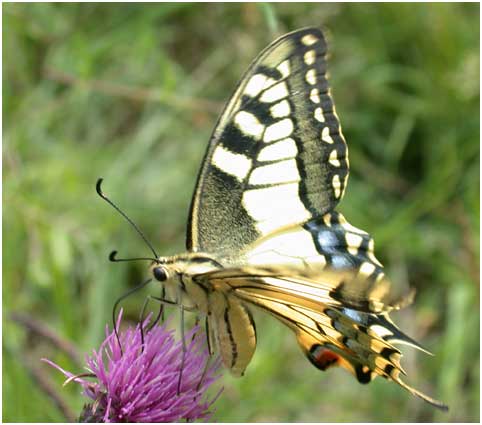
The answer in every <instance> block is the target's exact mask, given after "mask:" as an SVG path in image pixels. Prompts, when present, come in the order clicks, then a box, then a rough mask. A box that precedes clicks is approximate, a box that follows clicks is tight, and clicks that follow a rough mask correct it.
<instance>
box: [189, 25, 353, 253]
mask: <svg viewBox="0 0 482 425" xmlns="http://www.w3.org/2000/svg"><path fill="white" fill-rule="evenodd" d="M325 53H326V44H325V40H324V38H323V35H322V33H321V31H319V30H317V29H305V30H300V31H297V32H294V33H291V34H287V35H285V36H283V37H281V38H280V39H278V40H277V41H275V42H274V43H273V44H271V45H270V46H269V47H268V48H267V49H265V50H264V51H263V52H262V53H261V54H260V55H259V56H258V58H257V59H255V61H254V62H253V64H252V65H251V66H250V68H249V69H248V71H247V73H246V74H245V76H244V77H243V79H242V80H241V82H240V83H239V85H238V87H237V89H236V91H235V93H234V95H233V96H232V98H231V100H230V101H229V102H228V104H227V106H226V108H225V110H224V112H223V114H222V115H221V118H220V120H219V122H218V124H217V126H216V128H215V130H214V133H213V135H212V138H211V141H210V144H209V146H208V150H207V152H206V155H205V159H204V163H203V166H202V168H201V170H200V173H199V176H198V183H197V188H196V191H195V194H194V197H193V201H192V204H191V212H190V220H189V226H188V235H187V247H188V249H190V250H193V251H204V252H230V254H233V253H236V252H238V251H241V250H242V249H243V248H244V247H246V246H247V245H249V244H251V243H252V242H254V241H256V240H257V239H259V238H260V237H262V236H264V235H267V234H269V233H271V232H273V231H275V230H277V229H279V228H281V227H283V226H287V225H292V224H296V223H304V222H306V221H308V220H310V219H311V218H312V217H321V216H323V214H325V213H326V212H328V211H331V210H332V209H333V208H334V207H335V206H336V205H337V203H338V202H339V200H340V199H341V197H342V195H343V192H344V189H345V186H346V182H347V178H348V153H347V147H346V144H345V141H344V139H343V136H342V133H341V129H340V125H339V121H338V118H337V115H336V112H335V109H334V106H333V101H332V99H331V96H330V93H329V88H328V83H327V79H326V62H325Z"/></svg>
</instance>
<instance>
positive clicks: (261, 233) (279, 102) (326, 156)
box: [151, 28, 446, 409]
mask: <svg viewBox="0 0 482 425" xmlns="http://www.w3.org/2000/svg"><path fill="white" fill-rule="evenodd" d="M325 54H326V43H325V40H324V37H323V34H322V32H321V31H320V30H318V29H312V28H307V29H301V30H298V31H295V32H292V33H289V34H286V35H284V36H282V37H281V38H279V39H278V40H276V41H275V42H273V43H272V44H271V45H270V46H268V47H267V48H266V49H265V50H264V51H262V52H261V53H260V54H259V56H258V57H257V58H256V59H255V60H254V62H253V63H252V64H251V66H250V67H249V68H248V70H247V72H246V74H245V75H244V77H243V78H242V79H241V81H240V82H239V84H238V86H237V88H236V90H235V92H234V94H233V96H232V97H231V99H230V100H229V102H228V104H227V106H226V107H225V109H224V111H223V113H222V115H221V117H220V118H219V121H218V123H217V125H216V127H215V130H214V132H213V135H212V137H211V140H210V142H209V145H208V148H207V151H206V154H205V157H204V161H203V163H202V166H201V170H200V172H199V175H198V180H197V185H196V189H195V192H194V196H193V199H192V203H191V209H190V215H189V223H188V230H187V242H186V244H187V252H186V253H184V254H180V255H175V256H170V257H160V258H159V259H158V260H157V261H156V262H155V263H154V264H153V265H152V266H151V272H152V274H153V276H154V278H156V279H157V280H158V281H161V282H163V284H164V285H165V287H166V290H167V291H168V294H170V297H171V299H172V298H174V299H175V300H176V302H177V303H179V304H182V305H183V306H184V308H186V309H193V310H195V311H197V312H198V313H199V314H200V315H202V316H204V317H205V318H206V324H207V328H208V334H209V335H208V339H209V342H210V345H211V347H212V346H214V345H215V346H217V348H218V350H219V352H220V355H221V358H222V361H223V363H224V365H225V366H226V368H228V369H229V370H230V371H231V373H232V374H233V375H235V376H241V375H243V373H244V371H245V369H246V367H247V366H248V364H249V362H250V360H251V358H252V356H253V354H254V351H255V347H256V329H255V324H254V322H253V318H252V315H251V312H250V310H251V309H252V308H253V307H256V308H259V309H261V310H264V311H266V312H268V313H270V314H271V315H273V316H274V317H275V318H277V319H278V320H280V321H281V322H282V323H284V324H285V325H286V326H287V327H288V328H290V329H291V330H292V331H293V332H294V334H295V336H296V339H297V341H298V343H299V345H300V347H301V349H302V350H303V352H304V354H305V355H306V357H307V358H308V359H309V361H310V362H311V363H312V364H313V365H314V366H316V367H317V368H319V369H321V370H325V369H327V368H329V367H331V366H333V365H339V366H342V367H343V368H345V369H347V370H348V371H349V372H350V373H352V374H353V375H354V376H355V377H356V378H357V379H358V381H359V382H361V383H368V382H370V381H371V380H372V379H374V378H375V377H376V376H382V377H384V378H386V379H388V380H391V381H395V382H396V383H398V384H399V385H400V386H402V387H403V388H405V389H406V390H408V391H409V392H411V393H412V394H414V395H416V396H418V397H420V398H422V399H423V400H425V401H427V402H429V403H431V404H432V405H434V406H436V407H439V408H442V409H446V406H445V405H444V404H443V403H441V402H439V401H437V400H434V399H432V398H430V397H428V396H427V395H425V394H422V393H421V392H419V391H418V390H416V389H414V388H412V387H410V386H408V385H407V384H406V383H405V382H404V381H402V379H401V377H400V376H401V374H405V372H404V371H403V369H402V366H401V365H400V359H401V356H402V354H401V352H400V350H399V349H398V348H397V346H398V344H407V345H411V346H413V347H416V348H418V349H420V350H422V351H425V350H424V349H423V348H422V347H421V346H420V345H419V344H418V343H417V342H415V341H414V340H413V339H411V338H410V337H408V336H407V335H405V334H404V333H403V332H402V331H401V330H399V329H398V327H397V326H396V325H395V324H394V323H393V322H392V321H391V320H390V318H389V313H390V312H391V311H392V310H397V309H399V308H401V307H402V306H403V305H405V304H407V303H408V302H409V301H410V300H409V299H408V297H406V298H405V299H399V300H397V299H393V297H392V296H391V293H392V289H391V284H390V281H389V280H388V279H387V277H386V276H385V274H384V272H383V266H382V265H381V264H380V262H379V261H378V260H377V259H376V257H375V255H374V243H373V239H372V238H371V237H370V235H369V234H368V233H366V232H365V231H363V230H360V229H357V228H356V227H354V226H352V225H351V224H349V223H348V222H347V220H346V219H345V218H344V217H343V216H342V215H341V214H340V213H339V212H337V211H336V210H335V208H336V206H337V205H338V203H339V202H340V200H341V198H342V197H343V193H344V191H345V189H346V186H347V181H348V170H349V163H348V150H347V145H346V143H345V140H344V138H343V134H342V131H341V129H340V123H339V119H338V116H337V114H336V111H335V106H334V104H333V100H332V97H331V94H330V89H329V86H328V81H327V77H326V59H325Z"/></svg>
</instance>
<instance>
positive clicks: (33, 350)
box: [3, 3, 480, 422]
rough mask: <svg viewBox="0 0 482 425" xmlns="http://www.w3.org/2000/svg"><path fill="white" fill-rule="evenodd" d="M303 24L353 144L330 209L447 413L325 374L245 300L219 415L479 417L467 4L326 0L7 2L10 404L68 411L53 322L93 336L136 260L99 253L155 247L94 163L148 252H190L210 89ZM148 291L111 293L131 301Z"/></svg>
mask: <svg viewBox="0 0 482 425" xmlns="http://www.w3.org/2000/svg"><path fill="white" fill-rule="evenodd" d="M304 26H318V27H322V28H324V29H325V31H326V34H327V38H328V42H329V50H330V62H329V70H330V74H331V83H332V87H333V89H332V92H333V95H334V97H335V101H336V105H337V111H338V114H339V116H340V118H341V122H342V126H343V130H344V134H345V137H346V139H347V141H348V146H349V149H350V162H351V176H350V183H349V186H348V190H347V193H346V196H345V198H344V200H343V202H342V203H341V205H340V207H339V210H340V211H341V212H342V213H343V214H344V215H345V216H346V217H347V218H348V220H349V221H350V222H351V223H352V224H353V225H355V226H357V227H360V228H362V229H365V230H367V231H369V232H370V233H371V234H372V235H373V236H374V238H375V242H376V252H377V256H378V257H379V259H380V260H381V261H382V262H383V263H384V264H385V265H386V267H387V273H388V275H389V276H390V277H391V279H392V280H393V281H396V282H397V283H398V284H400V285H402V286H403V287H406V288H408V287H409V286H413V287H415V288H416V289H417V298H416V301H415V304H414V305H413V306H411V307H409V308H407V309H406V310H404V311H402V312H400V313H397V314H395V315H394V318H395V320H396V321H397V322H398V323H399V324H400V325H401V327H402V329H404V330H406V331H407V333H408V334H409V335H411V336H413V337H415V339H417V340H419V341H421V342H422V343H423V344H424V345H425V346H426V347H427V348H429V349H430V350H431V351H432V352H434V354H435V357H429V356H426V355H424V354H423V353H414V352H413V350H411V349H410V348H406V349H404V352H405V357H404V361H405V363H404V364H405V369H406V370H407V371H408V373H409V376H408V378H407V381H408V382H410V383H411V384H413V385H414V386H416V387H418V388H421V389H423V390H425V391H426V392H428V393H429V394H431V395H433V396H434V397H437V398H440V399H442V400H444V401H445V402H447V403H448V404H449V405H450V407H451V410H450V412H449V413H447V414H444V413H440V412H437V411H435V410H434V409H433V408H431V407H430V406H428V405H426V404H424V403H423V402H421V401H420V400H418V399H416V398H414V397H412V396H410V395H409V394H408V393H406V392H405V391H403V390H402V389H400V388H399V387H398V386H396V385H395V384H391V383H388V382H386V381H385V380H382V379H377V380H376V381H375V382H373V383H371V384H370V385H368V386H361V385H360V384H358V383H357V382H356V381H355V380H354V379H353V378H352V377H351V376H350V375H348V374H347V373H346V372H344V371H342V370H339V369H331V370H329V371H327V372H325V373H322V372H320V371H317V370H316V369H314V368H313V367H312V366H311V365H310V364H309V363H308V362H307V360H306V359H305V358H304V357H303V355H302V354H301V352H300V350H299V349H298V347H297V344H296V341H295V338H294V337H293V335H292V334H291V333H290V332H289V331H288V330H287V329H285V328H284V327H283V326H282V325H280V324H278V323H277V322H276V321H275V320H274V319H272V318H270V317H265V316H264V315H263V314H256V318H257V326H258V336H259V346H258V349H257V352H256V355H255V357H254V359H253V362H252V364H250V366H249V368H248V370H247V373H246V376H245V377H244V378H242V379H232V378H231V377H229V376H228V375H227V374H225V375H224V377H223V385H224V386H225V391H224V393H223V395H222V396H221V398H220V399H219V401H218V402H217V403H216V407H217V412H216V414H215V416H214V419H215V420H217V421H273V422H276V421H306V422H309V421H314V422H318V421H355V422H360V421H376V422H378V421H397V422H398V421H402V422H405V421H474V422H478V421H479V184H480V183H479V5H478V4H376V5H375V4H329V3H324V4H314V3H312V4H303V3H291V4H290V3H285V4H276V5H275V4H271V5H270V4H254V3H250V4H243V3H241V4H229V5H228V4H182V3H172V4H169V3H165V4H122V5H119V4H92V3H91V4H49V3H45V4H3V64H4V68H3V95H4V96H3V112H4V115H3V119H4V126H3V135H4V140H3V142H4V143H3V206H4V209H3V419H4V421H42V422H46V421H63V420H65V418H64V417H63V416H62V414H61V413H60V411H59V409H58V408H57V406H56V405H55V403H54V402H53V399H52V397H51V396H49V395H48V393H47V392H46V388H45V386H46V385H47V384H48V383H49V382H50V385H51V390H52V391H53V392H54V393H57V394H59V395H60V396H61V397H62V398H63V400H64V401H65V403H66V404H67V405H68V406H70V409H72V410H73V411H74V412H79V411H80V408H81V406H82V403H83V400H82V399H81V397H80V395H79V388H77V387H76V386H75V384H71V385H69V386H67V387H66V388H64V389H62V388H61V383H62V377H61V376H60V374H59V373H58V372H56V371H54V370H52V369H50V368H48V367H47V366H45V365H44V364H41V363H40V361H39V359H40V358H41V357H49V358H51V359H52V360H54V361H56V362H58V363H60V364H61V365H63V366H64V367H65V368H67V369H69V370H76V371H79V372H80V371H81V367H80V366H79V365H78V364H76V363H75V362H74V361H73V360H72V359H71V358H70V357H69V356H68V355H66V354H65V353H63V352H62V351H61V350H59V348H58V344H53V343H52V342H51V341H50V340H49V339H48V338H46V337H45V328H47V329H50V330H52V331H53V332H55V333H56V334H58V335H59V336H60V337H61V338H63V339H65V340H67V341H71V342H72V343H73V344H75V346H76V348H77V350H78V351H79V352H88V351H90V350H91V349H92V347H95V346H96V345H97V344H98V343H99V341H100V340H101V338H102V336H103V332H104V326H105V324H106V323H107V322H109V321H110V314H111V308H112V305H113V302H114V300H115V299H116V298H118V297H119V296H120V295H121V294H123V293H124V292H125V291H126V290H128V289H129V288H132V287H133V286H135V285H136V284H138V283H140V282H141V281H142V280H143V279H144V278H145V277H146V275H147V271H146V269H145V263H140V264H136V263H130V264H113V263H109V262H108V261H107V254H108V253H109V251H110V250H112V249H117V250H119V252H120V255H121V256H124V257H126V256H138V255H147V254H149V251H148V250H147V249H146V247H145V245H143V243H142V242H141V241H140V240H139V238H138V237H137V235H136V234H134V233H133V231H132V229H131V228H129V227H128V226H127V225H126V223H125V222H124V221H122V219H121V218H120V217H119V216H118V215H117V214H116V213H115V212H114V211H113V210H112V209H111V208H109V207H108V205H107V204H105V203H104V202H103V201H101V200H100V199H99V198H98V196H97V195H96V193H95V190H94V185H95V181H96V179H97V178H98V177H99V176H102V177H104V178H105V179H106V180H105V182H104V190H105V191H106V192H108V193H109V195H110V196H111V197H112V198H113V199H114V200H115V201H116V202H117V203H118V204H119V205H120V206H121V207H122V208H124V209H125V210H126V211H127V212H128V214H129V215H130V216H131V217H132V218H133V219H134V220H135V221H136V222H137V223H138V224H139V226H140V227H141V228H142V229H144V231H145V232H146V233H147V235H149V238H150V240H152V241H153V242H154V245H155V246H156V248H157V250H158V251H159V252H161V253H163V254H166V255H167V254H174V253H177V252H180V251H182V250H183V249H184V246H183V245H184V234H185V223H186V218H187V212H188V206H189V202H190V196H191V193H192V191H193V188H194V182H195V178H196V173H197V169H198V167H199V164H200V161H201V158H202V155H203V152H204V150H205V147H206V144H207V141H208V139H209V136H210V132H211V130H212V127H213V125H214V123H215V121H216V118H217V116H218V114H219V113H220V111H221V108H222V106H223V104H224V102H225V101H226V100H227V99H228V96H229V95H230V94H231V93H232V91H233V89H234V86H235V84H236V82H237V80H238V78H239V77H240V76H241V75H242V73H243V72H244V70H245V69H246V67H247V66H248V64H249V63H250V61H251V60H252V59H253V58H254V57H255V56H256V54H257V53H258V52H259V51H260V50H261V49H262V48H264V47H265V46H266V45H267V44H268V43H269V42H270V41H272V40H273V39H274V38H276V37H277V36H278V35H281V34H283V33H285V32H287V31H291V30H294V29H297V28H300V27H304ZM152 290H153V289H152ZM143 296H144V295H143V294H139V295H136V296H133V297H131V298H130V299H129V300H127V301H126V302H125V303H124V308H125V309H126V311H127V314H128V315H129V316H131V317H132V318H135V317H136V315H137V314H138V311H139V309H140V306H141V304H142V301H143ZM12 313H22V314H24V315H27V316H26V319H28V320H29V321H30V323H31V326H25V325H21V324H19V321H18V320H17V321H14V320H12V316H11V315H12ZM17 319H18V318H17ZM24 319H25V316H24ZM32 326H40V328H41V329H43V331H41V332H38V331H35V330H34V329H32Z"/></svg>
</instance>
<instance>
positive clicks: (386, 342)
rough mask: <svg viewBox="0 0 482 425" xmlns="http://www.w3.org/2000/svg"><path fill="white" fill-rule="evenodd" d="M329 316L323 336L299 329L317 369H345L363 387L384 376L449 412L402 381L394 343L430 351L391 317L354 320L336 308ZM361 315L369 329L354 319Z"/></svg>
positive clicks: (355, 314)
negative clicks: (397, 325)
mask: <svg viewBox="0 0 482 425" xmlns="http://www.w3.org/2000/svg"><path fill="white" fill-rule="evenodd" d="M325 313H326V314H327V315H328V316H329V317H330V318H331V326H328V327H327V326H326V323H325V324H323V325H321V324H320V326H319V327H320V330H322V332H321V336H318V335H316V334H314V333H313V332H310V330H309V329H303V328H298V329H297V337H298V343H299V345H300V347H301V349H302V350H303V352H304V353H305V355H306V356H307V358H308V359H309V360H310V362H311V363H312V364H313V365H314V366H315V367H317V368H318V369H320V370H326V369H328V368H329V367H332V366H341V367H343V368H344V369H346V370H347V371H348V372H350V373H351V374H352V375H354V376H355V377H356V378H357V380H358V381H359V382H360V383H362V384H367V383H369V382H371V381H372V380H373V379H374V378H375V377H376V376H383V377H384V378H385V379H387V380H391V381H394V382H396V383H397V384H399V385H400V386H401V387H402V388H404V389H406V390H407V391H409V392H410V393H411V394H413V395H415V396H417V397H419V398H421V399H422V400H424V401H426V402H427V403H429V404H431V405H433V406H435V407H437V408H439V409H441V410H448V407H447V405H445V404H444V403H442V402H441V401H438V400H435V399H433V398H432V397H430V396H428V395H426V394H424V393H422V392H420V391H418V390H417V389H415V388H413V387H411V386H409V385H408V384H406V383H405V382H404V381H403V380H402V379H401V378H400V376H401V375H402V374H403V375H406V373H405V371H404V370H403V368H402V366H401V364H400V360H401V357H402V354H401V352H400V350H398V348H396V347H395V346H394V345H392V342H394V343H405V344H408V345H411V346H414V347H416V348H418V349H420V350H422V351H426V350H425V349H424V348H423V347H421V346H420V345H419V344H418V343H416V342H415V341H414V340H413V339H411V338H410V337H408V336H407V335H405V334H404V333H403V332H401V331H400V330H398V328H396V327H395V325H394V324H393V323H392V322H391V321H390V320H389V319H388V315H386V314H382V315H367V314H364V313H359V312H354V311H350V315H351V316H354V317H350V316H349V315H347V314H346V312H343V311H340V310H338V309H335V308H328V309H325ZM360 315H363V316H366V317H363V319H364V321H365V322H366V323H369V324H370V325H369V326H366V325H362V324H360V323H359V320H355V319H354V318H356V317H357V316H358V318H359V319H360V318H361V316H360ZM381 335H383V336H381Z"/></svg>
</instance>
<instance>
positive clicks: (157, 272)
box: [152, 267, 167, 282]
mask: <svg viewBox="0 0 482 425" xmlns="http://www.w3.org/2000/svg"><path fill="white" fill-rule="evenodd" d="M152 273H153V274H154V277H155V278H156V279H157V280H158V281H159V282H164V281H165V280H167V272H166V270H165V269H164V268H163V267H155V268H154V269H153V270H152Z"/></svg>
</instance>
